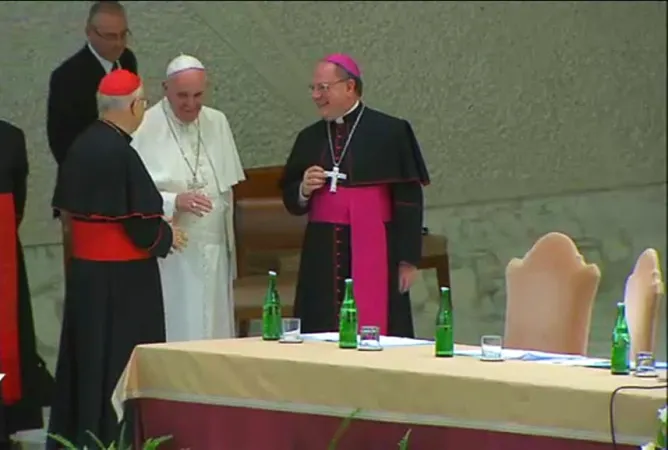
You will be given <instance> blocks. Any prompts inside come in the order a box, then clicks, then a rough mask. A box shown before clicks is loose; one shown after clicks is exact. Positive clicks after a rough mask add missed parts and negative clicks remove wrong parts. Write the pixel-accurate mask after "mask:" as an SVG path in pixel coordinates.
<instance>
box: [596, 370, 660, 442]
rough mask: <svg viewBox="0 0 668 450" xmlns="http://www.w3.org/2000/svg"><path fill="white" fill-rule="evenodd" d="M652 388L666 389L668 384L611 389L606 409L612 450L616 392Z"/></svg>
mask: <svg viewBox="0 0 668 450" xmlns="http://www.w3.org/2000/svg"><path fill="white" fill-rule="evenodd" d="M662 381H663V380H662ZM654 389H668V384H659V385H656V386H632V385H629V386H619V387H618V388H617V389H615V390H614V391H612V394H611V395H610V408H609V410H608V413H609V419H610V438H611V441H612V450H617V437H616V436H615V397H616V396H617V394H618V393H620V392H621V391H652V390H654Z"/></svg>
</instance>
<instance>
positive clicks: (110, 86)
mask: <svg viewBox="0 0 668 450" xmlns="http://www.w3.org/2000/svg"><path fill="white" fill-rule="evenodd" d="M140 86H141V78H139V76H138V75H135V74H134V73H132V72H130V71H129V70H125V69H118V70H114V71H112V72H109V73H108V74H106V75H105V76H104V78H102V81H100V85H99V86H98V88H97V92H99V93H100V94H101V95H106V96H108V97H124V96H126V95H130V94H132V93H134V92H135V91H136V90H137V89H139V87H140Z"/></svg>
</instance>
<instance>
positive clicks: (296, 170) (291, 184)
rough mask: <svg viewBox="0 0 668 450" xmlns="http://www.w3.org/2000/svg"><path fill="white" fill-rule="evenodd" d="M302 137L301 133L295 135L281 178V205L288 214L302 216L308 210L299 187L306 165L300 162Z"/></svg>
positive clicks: (306, 201)
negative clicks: (301, 199)
mask: <svg viewBox="0 0 668 450" xmlns="http://www.w3.org/2000/svg"><path fill="white" fill-rule="evenodd" d="M302 141H303V138H302V136H301V134H300V135H299V136H297V139H296V141H295V144H294V145H293V146H292V151H291V152H290V156H289V157H288V161H287V162H286V163H285V166H284V168H283V178H282V179H281V190H282V191H283V205H285V209H287V210H288V212H289V213H290V214H293V215H295V216H303V215H304V214H306V213H307V212H308V210H309V201H308V200H305V201H300V197H301V196H300V189H301V183H302V178H303V177H304V172H305V171H306V167H305V165H304V164H302V163H300V150H301V147H302V144H301V143H302Z"/></svg>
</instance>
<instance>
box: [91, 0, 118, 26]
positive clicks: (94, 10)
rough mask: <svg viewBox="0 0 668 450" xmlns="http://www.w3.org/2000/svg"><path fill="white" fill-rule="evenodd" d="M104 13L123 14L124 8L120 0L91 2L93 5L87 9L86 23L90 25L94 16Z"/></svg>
mask: <svg viewBox="0 0 668 450" xmlns="http://www.w3.org/2000/svg"><path fill="white" fill-rule="evenodd" d="M104 13H107V14H120V15H122V16H124V15H125V8H124V7H123V5H122V4H121V3H120V2H117V1H116V2H115V1H99V2H93V5H92V6H91V7H90V10H89V11H88V20H87V23H88V25H91V24H92V23H93V22H94V21H95V18H96V17H97V16H98V14H104Z"/></svg>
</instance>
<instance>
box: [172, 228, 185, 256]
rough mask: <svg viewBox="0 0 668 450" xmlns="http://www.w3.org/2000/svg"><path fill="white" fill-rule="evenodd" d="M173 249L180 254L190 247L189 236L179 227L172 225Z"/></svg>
mask: <svg viewBox="0 0 668 450" xmlns="http://www.w3.org/2000/svg"><path fill="white" fill-rule="evenodd" d="M172 239H173V241H172V248H173V249H174V250H176V251H177V252H180V251H181V250H183V249H184V248H186V246H187V245H188V235H187V234H186V232H185V231H183V230H182V229H181V228H179V227H178V226H176V225H174V224H172Z"/></svg>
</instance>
